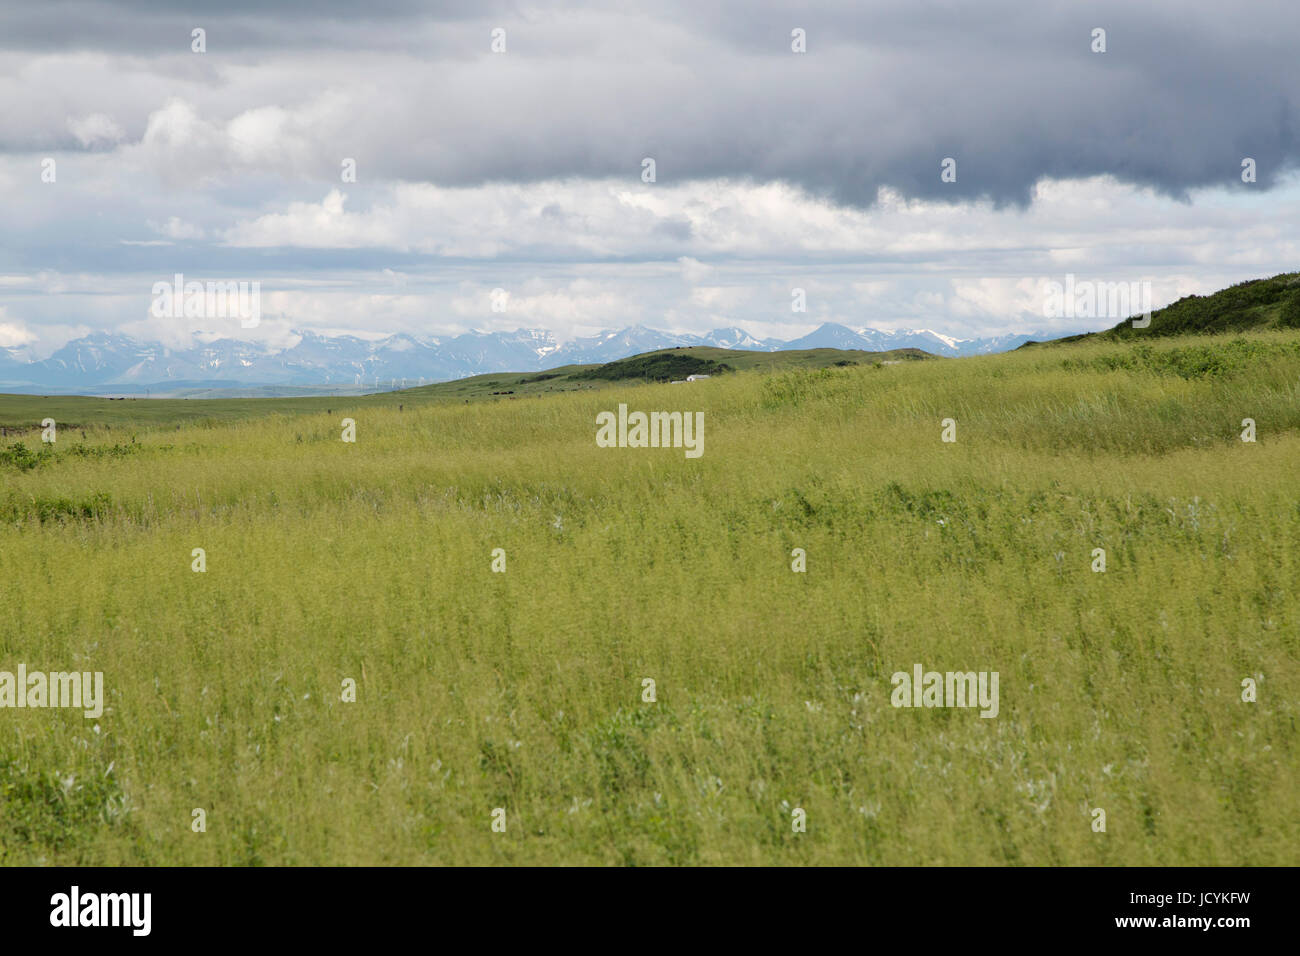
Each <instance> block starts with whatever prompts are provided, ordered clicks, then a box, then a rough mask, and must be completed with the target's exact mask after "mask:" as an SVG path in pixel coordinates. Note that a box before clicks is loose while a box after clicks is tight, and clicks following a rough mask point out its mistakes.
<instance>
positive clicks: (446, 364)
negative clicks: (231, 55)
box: [0, 322, 1061, 393]
mask: <svg viewBox="0 0 1300 956" xmlns="http://www.w3.org/2000/svg"><path fill="white" fill-rule="evenodd" d="M1059 334H1061V333H1046V332H1041V331H1038V332H1031V333H1027V334H1015V335H1003V336H996V337H992V338H984V339H959V338H954V337H952V336H949V335H944V334H942V333H940V332H935V331H932V330H930V329H911V330H893V331H891V330H885V329H873V328H861V329H851V328H848V327H847V326H843V325H838V324H836V323H834V322H827V323H825V324H823V325H821V326H819V327H818V328H817V329H815V330H813V331H812V332H810V333H808V334H807V335H804V336H801V337H799V338H797V339H792V340H790V341H782V340H780V339H761V338H757V337H755V336H753V335H750V334H749V333H748V332H746V331H745V330H744V329H741V328H725V329H713V330H712V331H710V332H707V333H705V334H703V335H694V334H689V333H675V332H662V331H659V330H657V329H650V328H646V327H645V326H639V325H637V326H631V327H629V328H625V329H611V330H607V331H604V332H599V333H597V334H595V335H591V336H585V337H580V338H575V339H572V340H570V341H568V342H565V343H564V344H563V345H561V344H560V343H559V342H558V341H557V340H556V339H555V337H554V335H552V334H551V333H550V332H548V331H546V330H545V329H516V330H515V331H513V332H466V333H464V334H462V335H456V336H450V337H419V336H414V335H407V334H405V333H398V334H395V335H390V336H387V337H385V338H382V339H378V340H374V341H367V340H365V339H361V338H358V337H356V336H351V335H337V336H327V335H321V334H319V333H315V332H309V331H300V332H296V333H295V335H296V336H297V338H298V341H297V342H296V343H295V344H294V345H292V346H290V347H288V348H284V349H278V350H271V349H267V348H265V347H263V346H261V345H258V344H256V343H252V342H244V341H240V340H237V339H228V338H219V337H209V336H206V335H201V336H197V338H199V339H200V341H198V342H197V343H196V344H195V345H193V346H192V347H190V348H185V349H170V348H167V347H166V346H164V345H162V344H160V343H157V342H141V341H137V340H136V339H133V338H131V337H130V336H126V335H120V334H115V333H95V334H93V335H88V336H85V337H83V338H80V339H76V340H74V341H71V342H68V343H67V344H66V345H64V346H63V347H62V348H60V349H59V350H58V351H56V352H55V353H54V354H52V355H51V356H50V357H49V358H46V359H43V360H41V361H39V362H34V361H31V360H30V357H29V356H28V354H27V351H26V350H25V349H12V348H8V349H4V348H0V390H8V391H15V390H17V391H50V392H91V393H93V392H103V391H113V390H132V389H141V390H143V389H144V388H146V387H149V386H153V385H162V384H169V383H170V384H175V383H180V382H184V383H187V384H208V385H211V386H213V387H251V386H270V385H291V386H301V385H340V386H353V387H355V386H365V387H370V388H388V387H392V386H399V387H400V385H402V384H403V383H404V384H406V385H408V386H409V385H416V384H427V383H430V382H442V381H449V380H452V379H457V378H465V377H467V376H470V375H479V374H483V373H487V372H508V371H514V372H528V371H541V370H543V369H548V368H556V367H558V366H561V365H571V364H584V365H585V364H595V363H602V362H612V361H615V360H617V359H621V358H626V357H627V356H629V355H636V354H639V353H641V352H649V351H653V350H655V349H663V348H672V347H674V346H696V345H707V346H713V347H716V348H739V349H751V350H754V351H765V352H770V351H778V350H787V349H811V348H837V349H864V350H866V351H872V352H878V351H887V350H889V349H899V348H919V349H923V350H924V351H927V352H930V353H931V354H934V355H946V356H957V355H977V354H987V353H990V352H1002V351H1008V350H1010V349H1014V348H1018V347H1019V346H1020V345H1022V344H1023V343H1024V342H1026V341H1029V340H1030V339H1039V340H1041V339H1046V338H1052V337H1053V336H1054V335H1059Z"/></svg>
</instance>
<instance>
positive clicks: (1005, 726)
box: [0, 332, 1300, 865]
mask: <svg viewBox="0 0 1300 956" xmlns="http://www.w3.org/2000/svg"><path fill="white" fill-rule="evenodd" d="M1241 341H1242V344H1240V345H1231V343H1228V342H1224V341H1223V340H1222V339H1188V340H1180V341H1178V342H1175V341H1172V340H1161V339H1155V340H1153V342H1152V344H1151V346H1150V351H1149V352H1148V353H1145V354H1147V355H1148V356H1149V359H1144V360H1142V361H1140V362H1133V361H1130V359H1129V356H1132V355H1133V354H1134V352H1133V350H1132V349H1131V347H1130V346H1129V345H1127V344H1124V343H1113V342H1106V341H1093V342H1089V343H1083V344H1080V345H1078V346H1076V347H1075V348H1073V349H1070V350H1068V351H1067V350H1060V349H1038V350H1030V351H1025V352H1019V353H1013V354H1008V355H995V356H988V357H979V358H972V359H963V360H961V361H953V362H907V363H903V364H899V365H889V366H875V365H865V364H864V365H859V366H856V367H853V366H849V367H842V368H835V367H830V368H821V369H808V368H791V369H786V370H784V371H779V372H774V373H770V374H729V375H723V376H719V377H716V378H712V379H709V380H707V381H704V382H697V383H692V384H691V385H690V386H682V385H676V386H674V385H644V384H625V383H624V384H619V383H610V384H606V385H603V386H602V387H601V388H600V389H599V390H581V391H567V392H564V393H558V394H553V395H550V396H548V397H547V398H546V399H545V400H537V401H528V402H523V401H520V402H509V401H498V402H492V401H482V402H473V403H470V404H465V403H464V402H461V401H450V402H448V401H429V402H427V403H420V402H415V401H410V400H408V402H407V403H406V405H405V410H404V411H402V412H399V411H397V409H396V407H395V405H396V402H395V400H390V401H388V402H385V403H380V402H373V403H365V402H361V401H356V402H353V403H352V404H351V405H350V406H349V407H347V408H340V407H338V406H336V407H334V409H333V414H332V415H330V416H326V415H324V414H311V415H300V416H296V417H289V416H278V415H272V416H269V417H268V416H264V417H258V418H252V417H245V418H243V419H241V420H237V421H230V422H227V423H221V422H217V421H215V419H216V417H217V416H215V415H210V416H207V417H206V419H205V421H204V423H203V424H199V423H196V422H193V421H189V422H181V423H180V426H181V427H180V429H179V431H178V430H177V428H176V423H172V422H166V423H164V421H162V420H160V421H159V422H158V423H157V424H156V425H150V424H149V423H147V422H141V423H140V424H139V427H138V429H137V431H136V433H135V439H136V440H135V442H133V443H132V442H130V441H129V440H127V439H126V438H125V436H119V435H118V434H117V429H116V428H115V429H114V431H113V433H112V434H111V435H108V434H101V433H99V432H90V433H88V439H87V441H86V442H85V443H81V440H80V438H79V436H78V437H77V438H76V439H75V442H73V438H72V436H68V437H67V439H65V438H62V437H61V438H60V441H59V443H58V444H57V445H56V447H55V449H54V450H53V451H52V452H50V453H49V455H48V456H47V457H46V459H45V460H43V461H40V462H38V463H37V464H35V465H30V464H29V463H25V462H26V459H24V463H20V462H16V461H12V462H8V463H3V464H0V602H3V606H4V611H5V613H4V621H3V624H2V625H0V670H9V671H13V670H14V669H15V668H16V667H17V665H18V664H19V663H20V662H21V663H24V664H26V665H27V667H28V668H29V669H31V670H36V669H46V670H62V669H69V668H73V667H75V668H78V669H82V670H99V671H102V672H103V673H104V680H105V684H106V688H107V694H108V707H107V709H106V710H105V712H104V714H103V715H102V716H101V717H100V718H99V719H98V720H87V719H85V718H83V717H82V716H81V714H80V713H79V712H76V713H74V712H69V711H66V710H39V709H36V710H33V709H22V710H9V709H5V710H0V862H4V863H9V864H32V863H54V864H71V863H93V864H157V863H181V864H217V863H221V864H311V863H332V864H366V863H393V864H425V863H439V864H449V863H462V864H464V863H475V864H486V863H546V864H555V863H593V864H633V863H635V864H662V863H679V864H694V863H718V864H722V863H726V864H734V863H773V864H795V863H827V864H830V863H837V864H936V863H946V864H1087V865H1096V864H1115V865H1120V864H1155V865H1161V864H1240V863H1249V864H1277V865H1285V864H1290V863H1292V862H1293V857H1294V847H1295V846H1296V845H1297V844H1298V843H1300V738H1298V737H1297V733H1296V729H1297V718H1298V717H1300V714H1298V713H1297V711H1298V710H1300V695H1298V694H1297V693H1296V687H1297V680H1300V503H1297V496H1296V487H1297V486H1296V476H1297V474H1298V473H1300V468H1298V466H1300V336H1297V334H1296V333H1282V332H1271V333H1264V334H1256V335H1251V336H1246V337H1243V339H1242V340H1241ZM1225 346H1226V347H1227V348H1228V349H1229V351H1227V352H1224V354H1223V357H1222V359H1221V361H1219V362H1218V363H1212V365H1213V367H1212V368H1211V367H1205V368H1197V367H1196V366H1195V364H1194V363H1192V364H1189V363H1188V362H1187V361H1185V360H1184V358H1183V357H1179V356H1178V355H1177V354H1176V352H1177V350H1178V349H1187V348H1198V349H1199V348H1204V349H1210V350H1221V349H1223V348H1225ZM728 361H729V362H730V361H731V360H730V359H728ZM533 384H534V385H535V386H544V385H547V384H554V380H551V381H549V382H536V383H533ZM619 402H626V403H628V404H629V406H630V407H631V408H633V409H643V410H654V409H675V410H687V411H702V412H703V413H704V421H705V445H704V448H705V451H704V455H703V456H702V457H701V458H698V459H687V458H686V457H685V456H684V454H683V453H682V451H681V450H680V449H673V448H664V449H651V448H644V449H642V448H599V447H597V446H596V444H595V442H594V433H595V417H596V415H597V413H598V412H601V411H606V410H611V409H613V408H614V407H615V406H616V403H619ZM113 404H114V405H115V406H130V405H132V403H130V402H115V403H113ZM134 404H135V405H136V406H140V405H143V404H144V403H141V402H137V403H134ZM343 414H348V415H350V416H351V417H354V418H356V421H357V433H356V438H357V440H356V442H355V443H345V442H343V441H341V440H340V422H339V418H340V417H341V416H342V415H343ZM947 418H952V419H955V422H956V441H955V442H953V443H945V442H943V441H941V431H942V427H941V422H942V421H943V420H944V419H947ZM1244 418H1252V419H1254V420H1255V422H1256V423H1257V428H1258V441H1257V442H1256V443H1246V442H1243V441H1241V440H1240V439H1239V433H1240V432H1241V430H1242V424H1241V423H1242V420H1243V419H1244ZM65 440H66V441H69V442H73V443H72V444H66V445H65ZM76 443H81V444H84V446H85V447H84V448H83V449H82V450H79V451H74V450H73V445H74V444H76ZM116 446H121V447H122V448H125V449H127V450H125V451H122V450H116ZM29 451H30V447H29ZM34 454H35V453H34ZM195 548H203V549H205V551H206V562H207V570H206V572H204V573H195V572H194V571H192V570H191V562H192V561H193V560H194V559H193V558H192V556H191V555H192V551H193V549H195ZM498 548H500V549H503V550H504V552H505V555H506V562H507V563H506V570H505V572H504V573H494V572H493V571H492V560H493V558H492V554H493V550H494V549H498ZM796 548H799V549H804V551H806V554H807V571H806V573H795V572H794V571H792V552H793V551H794V549H796ZM1097 548H1102V549H1104V550H1105V557H1106V562H1107V565H1106V570H1105V572H1104V573H1097V572H1094V571H1093V570H1092V566H1093V564H1094V562H1095V560H1096V558H1095V556H1094V549H1097ZM917 663H919V664H922V665H923V666H924V667H925V668H926V669H933V670H937V671H949V670H960V671H968V670H970V671H985V670H987V671H997V672H999V674H1000V707H999V713H998V715H997V716H996V717H994V718H989V719H984V718H981V717H979V716H978V715H977V713H976V712H975V711H973V710H963V709H955V708H954V709H943V708H936V709H924V708H922V709H903V708H894V707H892V706H891V703H890V699H891V690H892V685H891V675H892V674H894V673H895V672H900V671H901V672H910V671H911V669H912V667H913V665H914V664H917ZM1245 678H1251V679H1252V680H1254V681H1256V683H1257V686H1258V700H1257V701H1256V702H1254V703H1247V702H1243V700H1242V698H1241V694H1242V681H1243V679H1245ZM646 679H653V680H654V681H655V689H656V700H655V701H654V702H653V703H650V702H646V701H645V700H644V699H643V694H644V690H643V687H644V683H643V682H644V681H645V680H646ZM348 680H353V681H355V682H356V701H355V702H354V703H353V702H344V701H343V700H342V695H343V690H342V689H343V687H344V682H345V681H348ZM196 808H199V809H203V810H205V811H206V815H207V816H206V819H207V830H206V832H203V833H195V832H192V830H191V821H192V819H193V817H192V812H193V810H194V809H196ZM495 808H503V809H504V810H505V811H506V821H507V829H506V832H504V833H496V832H493V831H492V829H491V822H492V812H493V810H494V809H495ZM796 808H798V809H802V810H804V811H806V814H807V831H806V832H803V833H798V832H793V829H792V817H793V811H794V810H795V809H796ZM1097 808H1100V809H1103V810H1104V811H1105V813H1106V823H1107V827H1106V832H1104V833H1099V832H1094V831H1093V828H1092V823H1093V819H1094V817H1093V814H1092V811H1093V810H1094V809H1097Z"/></svg>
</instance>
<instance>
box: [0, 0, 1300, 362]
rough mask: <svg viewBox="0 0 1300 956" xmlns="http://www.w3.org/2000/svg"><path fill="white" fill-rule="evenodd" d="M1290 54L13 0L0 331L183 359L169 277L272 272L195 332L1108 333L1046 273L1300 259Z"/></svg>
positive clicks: (1220, 40)
mask: <svg viewBox="0 0 1300 956" xmlns="http://www.w3.org/2000/svg"><path fill="white" fill-rule="evenodd" d="M199 28H201V29H202V30H203V31H205V34H204V40H205V45H206V52H194V50H193V46H194V43H195V41H194V39H193V35H194V30H195V29H199ZM1097 28H1101V29H1104V30H1105V31H1106V32H1105V45H1106V49H1105V52H1104V53H1101V52H1094V51H1093V46H1094V45H1095V41H1094V30H1095V29H1097ZM495 30H501V31H504V34H500V33H498V34H496V35H497V37H498V40H497V45H498V46H500V45H501V42H502V40H501V38H502V37H503V39H504V47H505V49H504V52H494V51H493V43H494V31H495ZM796 30H801V31H803V36H804V37H805V38H806V39H805V43H806V52H802V53H799V52H795V51H794V50H793V49H792V45H794V44H795V43H796V41H795V40H794V39H792V33H793V31H796ZM1297 38H1300V5H1297V4H1296V3H1295V0H1242V2H1235V3H1232V4H1227V3H1223V2H1221V0H1176V2H1172V0H1149V2H1144V3H1141V4H1136V3H1133V2H1132V0H1122V2H1095V3H1093V2H1081V0H1070V2H1053V0H1037V2H1028V0H1022V2H1014V3H1012V2H1003V0H981V2H978V3H976V2H951V0H950V2H942V3H941V2H924V0H912V2H907V3H900V2H897V0H891V2H888V3H875V2H867V0H842V2H826V3H807V2H799V3H776V2H770V0H743V2H742V0H734V2H733V0H719V2H705V0H682V2H675V0H656V2H653V3H651V2H649V0H641V2H638V3H617V2H613V3H583V2H571V3H536V4H524V3H505V2H494V0H474V2H471V0H464V2H450V3H431V2H414V0H411V2H406V0H366V2H364V3H356V2H352V0H346V2H345V0H316V2H305V0H301V2H294V0H278V2H277V0H222V2H220V3H198V2H184V0H173V2H166V0H43V2H41V3H28V4H20V3H17V2H5V3H4V4H3V6H0V197H2V200H0V202H2V206H0V208H2V209H3V215H2V216H0V346H10V347H14V346H21V347H24V348H25V349H26V350H27V351H28V352H29V353H30V354H32V355H34V356H36V357H42V356H43V355H44V354H47V353H48V352H49V351H51V350H52V349H54V348H56V347H57V346H59V345H61V344H62V343H64V342H66V341H67V340H69V339H71V338H75V337H78V336H80V335H84V334H88V333H90V332H96V331H121V332H126V333H128V334H132V335H135V336H138V337H142V338H149V339H160V340H162V341H164V342H168V343H171V344H176V345H180V344H183V343H185V342H188V340H189V337H190V336H191V335H193V334H194V332H195V331H196V330H197V329H199V328H200V325H201V324H196V322H195V320H192V319H191V320H177V319H171V318H168V319H158V318H154V317H152V316H151V315H150V313H149V307H150V304H151V302H152V294H151V290H152V287H153V284H154V283H155V282H157V281H160V280H165V279H170V277H171V276H173V275H174V274H175V273H182V274H184V275H185V277H186V278H187V279H198V280H231V279H234V280H247V281H258V282H260V283H261V288H262V312H263V319H262V324H261V325H260V326H259V327H258V328H257V329H253V330H242V329H240V328H239V327H238V323H237V322H235V323H233V324H232V326H231V327H230V328H221V329H215V330H212V329H209V330H208V331H217V332H220V333H222V334H226V335H231V336H233V337H240V336H243V337H247V338H261V339H265V340H267V341H268V342H284V343H285V344H287V343H288V342H290V341H292V330H294V329H311V330H315V331H319V332H351V333H354V334H359V335H363V336H368V337H373V336H378V335H380V334H386V333H392V332H399V331H402V332H410V333H415V334H420V335H439V334H447V333H455V332H460V331H465V330H468V329H481V330H500V329H514V328H518V327H528V328H547V329H551V330H552V331H554V332H555V333H556V334H557V335H558V336H560V337H561V338H567V337H570V336H573V335H578V334H589V333H591V332H593V331H596V330H599V329H604V328H621V327H624V326H628V325H633V324H642V325H648V326H651V327H654V328H662V329H671V330H678V331H697V332H698V331H705V330H708V329H711V328H717V327H722V326H734V325H739V326H741V327H743V328H746V329H748V330H750V331H751V332H753V333H754V334H756V335H777V336H781V337H783V338H791V337H794V336H797V335H799V334H802V333H803V332H806V331H808V330H810V329H812V328H813V327H815V326H817V325H819V324H820V323H822V322H824V321H835V322H841V323H844V324H846V325H850V326H855V327H861V326H873V327H876V328H886V329H888V328H918V327H925V328H931V329H935V330H937V331H940V332H943V333H946V334H949V335H956V336H960V337H970V336H977V335H989V334H997V333H1001V332H1010V331H1031V330H1040V329H1041V330H1046V331H1061V332H1066V331H1074V330H1075V329H1076V328H1078V327H1080V326H1086V327H1091V328H1100V327H1104V326H1108V325H1112V324H1114V322H1115V321H1116V319H1115V318H1111V317H1103V318H1099V319H1097V320H1094V321H1092V322H1086V321H1084V322H1081V321H1079V320H1068V319H1049V318H1046V317H1045V316H1044V291H1043V290H1044V285H1043V284H1044V282H1046V281H1053V280H1054V281H1063V280H1064V277H1065V275H1066V274H1067V273H1073V274H1074V275H1075V276H1076V277H1077V278H1079V279H1084V280H1087V279H1093V280H1097V281H1121V280H1147V281H1150V282H1151V286H1152V289H1153V292H1154V298H1155V301H1156V304H1157V305H1159V304H1163V303H1165V302H1168V301H1172V300H1173V299H1175V298H1178V297H1179V296H1181V295H1185V294H1189V293H1204V292H1211V291H1214V290H1216V289H1219V288H1222V287H1223V286H1225V285H1228V284H1231V283H1233V282H1236V281H1241V280H1243V279H1248V278H1255V277H1259V276H1266V275H1272V274H1275V273H1278V272H1284V271H1294V270H1296V269H1297V268H1300V266H1298V265H1297V264H1298V263H1300V175H1298V174H1297V164H1298V161H1300V114H1298V112H1297V103H1298V102H1300V70H1298V69H1297V68H1296V41H1297ZM647 158H650V159H653V160H654V167H655V168H654V172H655V181H654V182H645V181H644V180H643V168H644V164H643V161H644V160H645V159H647ZM946 158H952V159H954V160H955V161H956V181H955V182H944V181H942V179H941V171H942V169H941V164H942V163H943V161H944V160H945V159H946ZM1245 158H1251V159H1253V160H1254V161H1255V168H1256V181H1255V182H1253V183H1245V182H1243V181H1242V162H1243V160H1244V159H1245ZM49 160H53V164H52V166H51V164H50V163H49V162H48V161H49ZM348 160H352V161H354V162H355V169H356V181H355V182H349V181H345V178H344V173H343V170H344V165H345V162H346V161H348ZM51 168H52V170H53V180H54V181H53V182H48V181H45V180H46V179H48V178H50V177H49V175H48V172H47V171H48V170H50V169H51ZM496 288H501V289H505V290H507V291H508V292H509V299H508V303H507V308H506V310H505V311H504V312H494V311H493V310H492V308H491V305H492V298H491V292H492V290H493V289H496ZM795 288H802V289H804V290H806V297H807V311H806V312H804V313H796V312H793V311H792V308H791V303H792V299H791V290H792V289H795ZM208 324H209V325H211V323H210V322H209V323H208Z"/></svg>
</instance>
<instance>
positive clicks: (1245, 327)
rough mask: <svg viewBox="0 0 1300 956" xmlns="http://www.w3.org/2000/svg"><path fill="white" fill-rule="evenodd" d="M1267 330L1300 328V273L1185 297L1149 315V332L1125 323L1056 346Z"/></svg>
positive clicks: (1068, 339) (1067, 339)
mask: <svg viewBox="0 0 1300 956" xmlns="http://www.w3.org/2000/svg"><path fill="white" fill-rule="evenodd" d="M1270 329H1300V272H1287V273H1283V274H1282V275H1276V276H1273V278H1271V279H1252V280H1250V281H1249V282H1240V283H1238V284H1237V285H1234V286H1229V287H1228V288H1226V289H1221V290H1220V291H1218V292H1215V293H1212V294H1211V295H1188V296H1183V298H1181V299H1179V300H1178V301H1177V302H1173V303H1171V304H1169V305H1167V306H1165V308H1163V309H1157V310H1156V311H1154V312H1152V313H1151V325H1150V326H1148V327H1147V328H1141V329H1138V328H1134V327H1133V321H1132V318H1127V319H1125V320H1124V321H1123V322H1120V323H1119V324H1118V325H1116V326H1114V327H1113V328H1110V329H1107V330H1106V331H1104V332H1090V333H1087V334H1086V335H1071V336H1067V337H1065V338H1062V339H1056V340H1054V341H1055V342H1058V343H1065V342H1080V341H1092V340H1102V341H1124V340H1144V339H1152V338H1162V337H1166V336H1171V335H1222V334H1226V333H1238V332H1248V331H1255V332H1260V331H1267V330H1270ZM1040 344H1043V343H1039V342H1029V343H1026V345H1028V346H1030V347H1032V346H1035V345H1040ZM1021 347H1022V348H1024V347H1025V346H1021Z"/></svg>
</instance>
